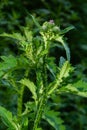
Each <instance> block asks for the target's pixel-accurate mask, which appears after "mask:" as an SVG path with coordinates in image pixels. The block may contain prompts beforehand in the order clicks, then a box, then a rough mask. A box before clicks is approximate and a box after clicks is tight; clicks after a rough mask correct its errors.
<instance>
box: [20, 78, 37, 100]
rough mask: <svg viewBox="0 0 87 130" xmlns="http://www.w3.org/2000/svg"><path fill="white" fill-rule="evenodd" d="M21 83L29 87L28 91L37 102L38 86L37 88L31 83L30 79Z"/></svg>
mask: <svg viewBox="0 0 87 130" xmlns="http://www.w3.org/2000/svg"><path fill="white" fill-rule="evenodd" d="M19 82H20V83H21V84H23V85H25V86H27V87H28V89H29V90H30V91H31V93H32V95H33V98H34V99H35V100H36V99H37V94H36V86H35V84H34V83H33V82H32V81H30V80H29V79H26V78H24V79H22V80H20V81H19Z"/></svg>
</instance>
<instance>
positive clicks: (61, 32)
mask: <svg viewBox="0 0 87 130" xmlns="http://www.w3.org/2000/svg"><path fill="white" fill-rule="evenodd" d="M72 29H75V27H74V26H69V27H67V28H65V29H64V30H61V31H60V34H65V33H67V32H69V31H70V30H72Z"/></svg>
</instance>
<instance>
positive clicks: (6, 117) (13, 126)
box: [0, 106, 17, 130]
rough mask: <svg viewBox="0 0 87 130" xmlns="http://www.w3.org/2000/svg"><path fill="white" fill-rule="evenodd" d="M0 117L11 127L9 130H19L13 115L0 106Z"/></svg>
mask: <svg viewBox="0 0 87 130" xmlns="http://www.w3.org/2000/svg"><path fill="white" fill-rule="evenodd" d="M0 116H1V118H2V121H3V123H4V124H5V125H6V126H7V127H9V130H17V126H16V124H15V123H14V121H13V119H12V113H11V112H9V111H8V110H6V109H5V108H3V107H1V106H0Z"/></svg>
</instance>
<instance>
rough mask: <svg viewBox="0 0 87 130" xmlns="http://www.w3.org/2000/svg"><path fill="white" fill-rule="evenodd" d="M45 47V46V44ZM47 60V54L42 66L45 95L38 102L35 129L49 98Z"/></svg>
mask: <svg viewBox="0 0 87 130" xmlns="http://www.w3.org/2000/svg"><path fill="white" fill-rule="evenodd" d="M44 49H46V48H45V46H44ZM46 60H47V55H45V56H44V57H43V67H42V80H43V95H42V97H41V100H40V103H38V109H37V114H36V118H35V121H34V127H33V130H36V129H37V128H38V125H39V123H40V120H41V118H42V113H43V110H44V107H45V103H46V100H47V96H46V87H47V69H46Z"/></svg>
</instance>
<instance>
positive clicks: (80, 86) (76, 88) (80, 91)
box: [58, 80, 87, 97]
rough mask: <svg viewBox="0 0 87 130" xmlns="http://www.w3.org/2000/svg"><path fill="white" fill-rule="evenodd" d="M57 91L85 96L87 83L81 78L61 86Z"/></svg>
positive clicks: (86, 95)
mask: <svg viewBox="0 0 87 130" xmlns="http://www.w3.org/2000/svg"><path fill="white" fill-rule="evenodd" d="M58 92H59V93H60V92H68V93H72V94H75V95H78V96H82V97H87V83H86V82H83V81H82V80H79V81H77V82H76V83H74V84H73V83H72V84H68V85H67V86H63V87H62V88H61V89H59V90H58Z"/></svg>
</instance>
